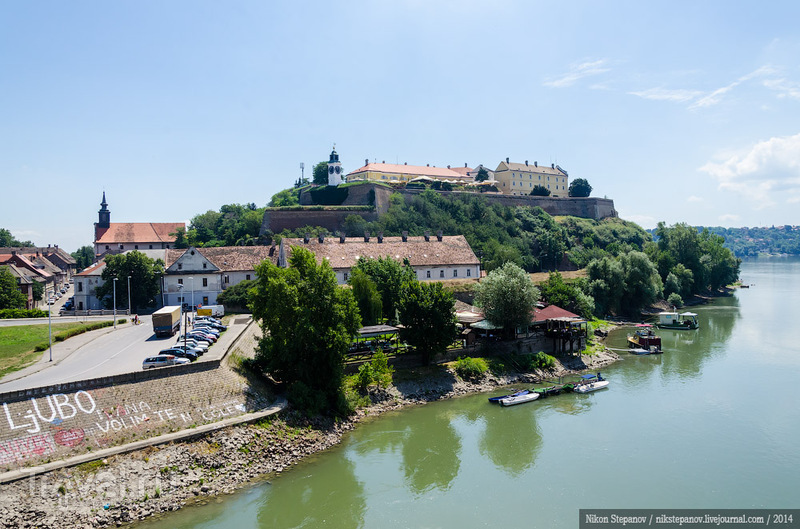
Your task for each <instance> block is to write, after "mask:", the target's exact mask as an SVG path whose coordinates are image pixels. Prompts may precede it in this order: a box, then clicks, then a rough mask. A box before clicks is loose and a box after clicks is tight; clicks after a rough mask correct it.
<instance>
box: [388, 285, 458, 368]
mask: <svg viewBox="0 0 800 529" xmlns="http://www.w3.org/2000/svg"><path fill="white" fill-rule="evenodd" d="M455 303H456V302H455V299H454V298H453V294H452V293H451V292H449V291H447V290H445V289H444V287H443V286H442V284H441V283H438V282H437V283H422V282H420V281H417V280H416V279H414V280H413V281H410V282H407V283H406V284H405V285H404V287H403V290H402V295H401V297H400V304H399V306H398V313H399V315H400V324H401V325H402V327H401V328H400V339H401V340H403V341H404V342H406V343H407V344H408V345H410V346H411V347H413V348H414V349H415V350H416V351H417V352H418V353H420V354H421V355H422V361H423V363H425V364H426V365H427V364H429V363H430V361H431V358H432V357H433V356H434V355H436V354H438V353H441V352H444V351H445V350H447V346H448V345H450V344H451V343H452V342H453V340H455V338H456V336H458V328H457V327H456V314H455Z"/></svg>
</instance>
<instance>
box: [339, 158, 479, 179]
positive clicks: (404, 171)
mask: <svg viewBox="0 0 800 529" xmlns="http://www.w3.org/2000/svg"><path fill="white" fill-rule="evenodd" d="M467 169H469V168H467ZM420 177H424V178H429V179H431V180H441V181H448V182H450V183H453V184H466V183H468V182H472V181H473V179H472V177H470V176H468V175H467V174H461V173H460V172H457V171H454V170H452V169H450V168H448V167H430V166H421V165H408V164H403V165H400V164H394V163H369V160H364V166H363V167H360V168H358V169H356V170H355V171H353V172H352V173H349V174H348V175H347V181H348V182H355V181H359V180H367V181H371V182H387V183H391V182H398V183H399V182H410V181H411V180H413V179H415V178H420Z"/></svg>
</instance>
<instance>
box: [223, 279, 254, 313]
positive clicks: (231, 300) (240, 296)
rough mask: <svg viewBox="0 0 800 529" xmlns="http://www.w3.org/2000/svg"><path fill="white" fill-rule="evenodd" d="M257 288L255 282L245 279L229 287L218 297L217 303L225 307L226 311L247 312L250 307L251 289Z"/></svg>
mask: <svg viewBox="0 0 800 529" xmlns="http://www.w3.org/2000/svg"><path fill="white" fill-rule="evenodd" d="M254 286H255V281H254V280H252V279H245V280H244V281H240V282H238V283H236V284H235V285H233V286H232V287H228V288H226V289H225V290H223V291H222V292H220V294H219V295H218V296H217V303H219V304H221V305H224V306H225V310H226V311H228V310H229V309H230V310H247V309H248V306H249V305H250V289H252V288H253V287H254Z"/></svg>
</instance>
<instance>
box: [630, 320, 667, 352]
mask: <svg viewBox="0 0 800 529" xmlns="http://www.w3.org/2000/svg"><path fill="white" fill-rule="evenodd" d="M636 327H637V329H636V330H635V331H634V333H633V334H631V335H628V347H630V348H632V349H644V350H646V351H648V353H645V354H650V352H649V351H653V350H655V351H657V352H659V353H660V352H661V337H660V336H656V333H654V332H653V326H652V325H650V324H649V323H640V324H639V325H637V326H636ZM631 352H632V353H633V351H631ZM634 354H637V353H634ZM639 354H642V353H639Z"/></svg>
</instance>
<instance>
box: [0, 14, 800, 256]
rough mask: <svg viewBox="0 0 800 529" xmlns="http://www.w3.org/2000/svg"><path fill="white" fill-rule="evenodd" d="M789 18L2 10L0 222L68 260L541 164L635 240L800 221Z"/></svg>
mask: <svg viewBox="0 0 800 529" xmlns="http://www.w3.org/2000/svg"><path fill="white" fill-rule="evenodd" d="M797 20H800V3H798V2H793V1H773V2H758V3H757V2H743V1H720V2H714V1H708V2H695V1H692V2H682V1H677V2H676V1H670V2H641V1H632V2H622V1H611V2H569V1H565V2H536V1H524V0H521V1H514V0H494V1H487V2H483V1H476V0H460V1H456V0H441V1H436V0H428V1H422V0H394V1H369V2H368V1H353V2H339V3H337V2H315V1H294V2H288V1H287V2H263V1H253V2H249V1H230V2H211V1H208V2H205V1H191V2H189V1H177V0H174V1H169V2H161V1H136V2H133V1H119V2H107V1H102V2H101V1H72V2H56V1H51V2H44V1H42V2H4V3H3V4H2V5H1V6H0V95H2V97H0V145H2V147H0V175H2V182H3V196H2V205H1V206H0V227H4V228H7V229H9V230H11V232H12V233H13V234H14V235H15V236H17V237H18V238H21V239H31V240H32V241H33V242H34V243H36V244H39V245H46V244H59V245H60V246H61V247H63V248H66V249H67V250H69V251H73V250H75V249H77V248H78V247H79V246H82V245H84V244H91V242H92V235H93V228H92V224H93V222H95V221H96V220H97V210H98V209H99V203H100V199H101V196H102V193H103V191H105V192H106V195H107V198H108V202H109V208H110V209H111V212H112V213H111V219H112V222H114V221H116V222H122V221H139V222H143V221H152V222H168V221H189V220H190V219H191V218H192V217H193V216H194V215H196V214H198V213H202V212H205V211H207V210H209V209H212V210H218V209H219V207H220V206H221V205H223V204H228V203H248V202H255V203H256V204H257V205H259V206H263V205H265V204H266V203H267V202H268V201H269V200H270V198H271V196H272V195H273V194H274V193H276V192H277V191H279V190H281V189H285V188H287V187H290V186H291V185H292V183H293V182H294V181H295V180H296V179H297V178H298V177H299V176H300V167H299V166H300V163H301V162H303V163H305V166H306V175H309V173H310V168H311V167H312V166H313V164H314V163H316V162H318V161H320V160H324V159H326V158H327V155H328V154H329V152H330V149H331V146H332V144H333V143H336V147H337V151H338V152H339V154H340V156H341V160H342V163H343V166H344V168H345V169H346V171H351V170H353V169H356V168H358V167H360V166H361V165H362V164H363V162H364V160H365V159H366V158H368V159H370V161H379V162H380V161H386V162H394V163H397V162H399V163H403V162H407V163H409V164H413V165H425V164H428V163H429V164H431V165H437V166H445V165H447V164H451V165H463V164H464V163H468V164H469V165H470V167H474V166H476V165H477V164H479V163H483V164H484V165H487V166H496V165H497V163H499V162H500V160H502V159H504V158H506V157H509V158H510V159H511V160H513V161H518V162H523V161H524V160H530V161H531V162H532V161H534V160H536V161H538V162H539V163H540V164H550V163H558V164H559V165H561V166H562V167H563V168H565V169H567V170H568V171H569V174H570V178H586V179H587V180H588V181H589V182H590V184H591V185H592V186H593V187H594V192H593V195H595V196H601V197H602V196H607V197H609V198H613V199H614V201H615V204H616V207H617V209H618V211H619V212H620V215H621V216H622V217H623V218H626V219H629V220H633V221H636V222H638V223H639V224H641V225H642V226H644V227H646V228H649V227H654V226H655V224H656V223H657V222H658V221H665V222H667V223H668V224H673V223H675V222H688V223H690V224H697V225H715V226H716V225H722V226H764V225H772V224H775V225H778V224H798V223H800V215H798V214H797V209H798V208H799V207H800V60H798V57H800V30H799V29H798V28H799V27H800V26H798V24H797Z"/></svg>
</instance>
